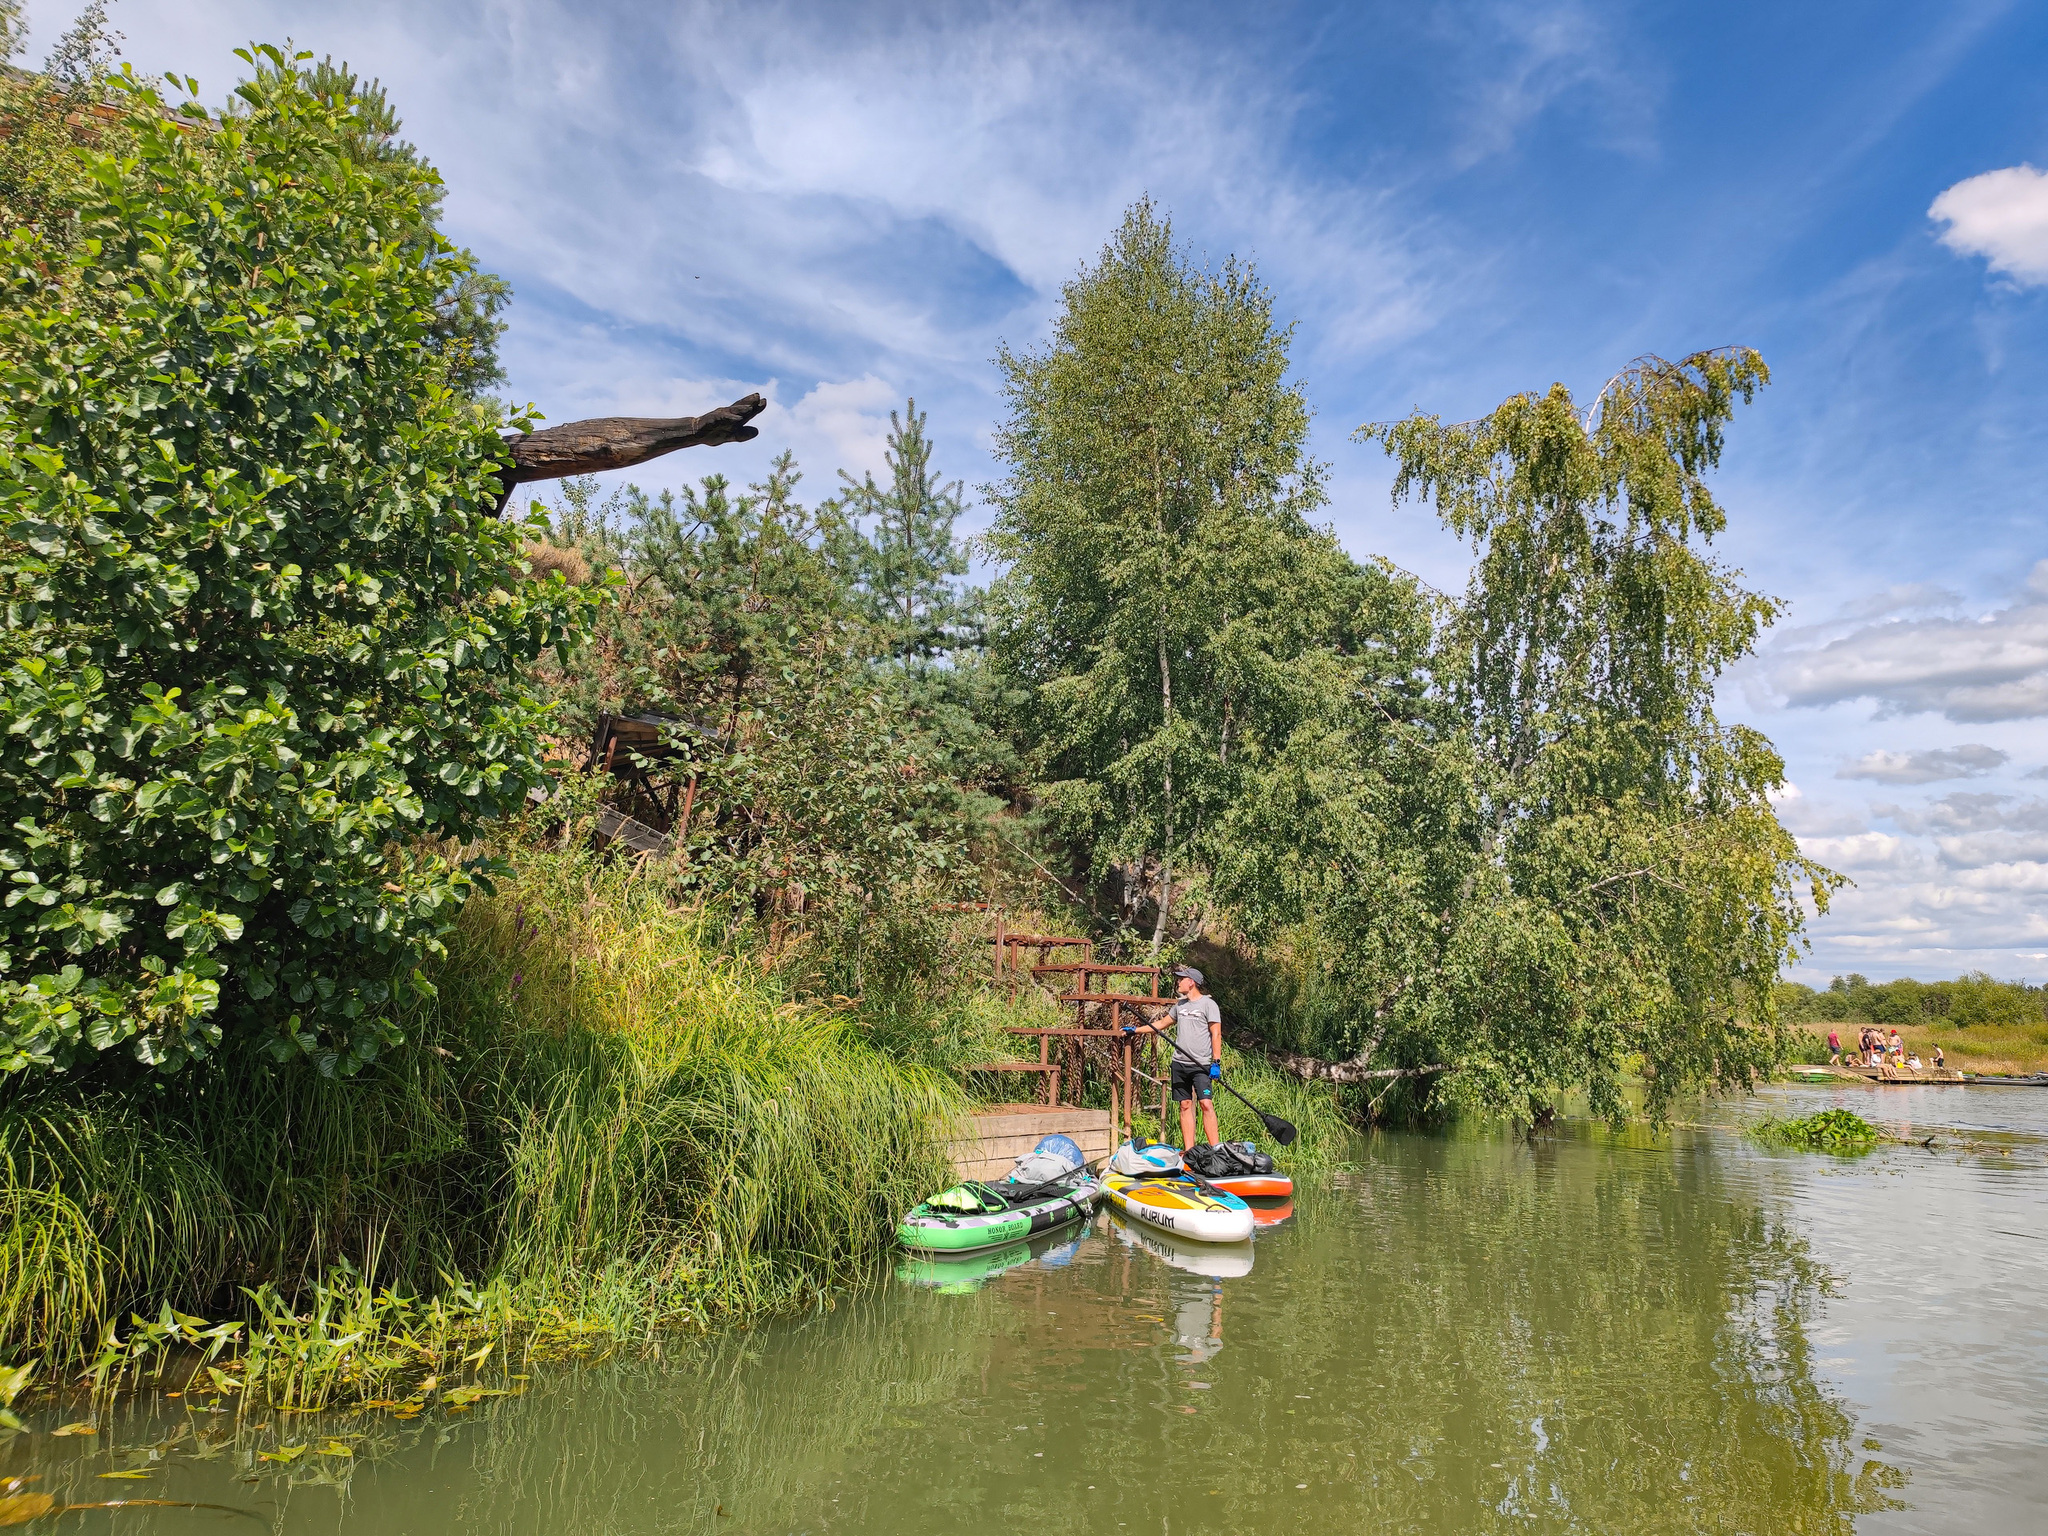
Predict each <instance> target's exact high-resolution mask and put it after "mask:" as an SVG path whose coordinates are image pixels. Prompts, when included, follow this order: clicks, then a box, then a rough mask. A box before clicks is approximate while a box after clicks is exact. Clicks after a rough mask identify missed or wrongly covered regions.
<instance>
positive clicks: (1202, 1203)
mask: <svg viewBox="0 0 2048 1536" xmlns="http://www.w3.org/2000/svg"><path fill="white" fill-rule="evenodd" d="M1102 1192H1103V1194H1104V1195H1105V1196H1106V1197H1107V1198H1108V1200H1109V1202H1110V1203H1111V1204H1112V1205H1114V1206H1115V1207H1116V1208H1117V1209H1118V1210H1120V1211H1122V1212H1123V1213H1124V1214H1125V1215H1126V1216H1129V1217H1130V1218H1131V1219H1132V1220H1133V1221H1140V1222H1143V1223H1144V1224H1145V1225H1146V1226H1148V1227H1154V1228H1157V1229H1158V1230H1160V1231H1163V1232H1171V1233H1173V1234H1174V1236H1176V1237H1186V1238H1192V1239H1193V1240H1194V1241H1196V1242H1198V1243H1241V1242H1243V1241H1244V1240H1245V1239H1246V1238H1248V1237H1250V1236H1251V1235H1252V1208H1251V1207H1250V1206H1248V1205H1246V1204H1245V1203H1244V1202H1243V1201H1242V1200H1240V1199H1238V1198H1237V1196H1235V1195H1224V1194H1214V1195H1212V1194H1210V1193H1209V1192H1208V1191H1207V1190H1206V1189H1203V1188H1202V1186H1201V1185H1199V1184H1196V1183H1194V1182H1193V1181H1192V1180H1188V1179H1133V1178H1127V1177H1125V1176H1124V1175H1123V1174H1121V1173H1116V1172H1112V1171H1108V1170H1105V1171H1104V1173H1103V1175H1102Z"/></svg>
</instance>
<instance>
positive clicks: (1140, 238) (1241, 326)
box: [986, 200, 1345, 957]
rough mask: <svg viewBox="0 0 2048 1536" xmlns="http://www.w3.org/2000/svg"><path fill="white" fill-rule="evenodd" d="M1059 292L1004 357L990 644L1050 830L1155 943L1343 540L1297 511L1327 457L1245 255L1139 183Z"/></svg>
mask: <svg viewBox="0 0 2048 1536" xmlns="http://www.w3.org/2000/svg"><path fill="white" fill-rule="evenodd" d="M1063 301H1064V302H1063V304H1062V307H1061V311H1060V314H1059V316H1058V318H1057V320H1056V321H1055V323H1054V328H1053V335H1052V338H1051V340H1050V341H1049V342H1048V343H1047V344H1046V345H1045V346H1043V347H1041V348H1038V349H1036V350H1029V351H1016V350H1012V349H1010V348H1008V347H1005V348H1004V349H1003V351H1002V353H1001V355H1000V358H999V362H1000V365H1001V368H1002V370H1003V374H1004V395H1005V399H1006V402H1007V405H1008V417H1007V420H1006V421H1005V422H1004V423H1003V424H1002V426H1001V428H1000V429H999V431H998V434H997V452H998V454H999V456H1000V457H1001V458H1002V460H1003V461H1004V463H1005V464H1006V466H1007V468H1008V474H1007V476H1006V477H1005V478H1004V479H1003V480H1002V481H1001V482H1000V483H998V484H996V485H993V486H990V487H987V488H986V495H987V496H988V498H989V500H990V501H991V502H992V503H993V504H994V506H995V509H996V515H995V518H994V522H993V526H992V529H991V532H990V534H989V536H988V547H989V549H990V551H991V553H993V554H994V555H995V557H996V559H997V560H998V561H999V562H1000V563H1001V564H1002V566H1003V570H1002V573H1001V575H1000V577H999V578H998V580H997V581H996V582H995V584H994V586H993V588H992V590H991V593H990V619H991V637H990V638H991V646H992V651H993V654H994V657H995V660H996V664H997V665H998V666H999V667H1000V668H1002V669H1003V670H1004V671H1005V672H1006V673H1007V674H1008V675H1009V676H1011V677H1012V678H1014V679H1015V680H1016V681H1017V682H1018V683H1019V684H1020V685H1022V687H1023V688H1024V689H1025V690H1026V691H1027V694H1028V697H1029V699H1030V705H1029V711H1028V712H1029V716H1030V718H1029V720H1028V722H1027V724H1026V728H1025V731H1024V735H1025V737H1026V739H1028V740H1031V741H1033V742H1034V743H1035V753H1036V758H1035V766H1036V768H1037V770H1038V773H1039V777H1040V779H1041V782H1042V785H1043V792H1044V794H1045V796H1046V798H1047V801H1048V803H1049V805H1050V807H1051V808H1052V810H1053V812H1054V814H1055V816H1056V818H1057V819H1058V822H1059V823H1060V825H1061V827H1062V829H1063V830H1064V831H1065V832H1066V833H1067V834H1068V835H1069V836H1071V837H1073V838H1075V839H1076V840H1077V841H1078V842H1079V843H1080V844H1081V845H1082V846H1083V847H1084V848H1085V849H1086V850H1087V851H1088V853H1089V856H1090V858H1091V861H1092V864H1093V866H1094V871H1095V873H1097V874H1098V875H1099V874H1102V873H1104V872H1106V871H1107V870H1108V869H1109V868H1110V867H1111V866H1113V865H1117V864H1122V865H1125V866H1126V867H1135V868H1136V869H1138V870H1140V871H1143V872H1145V877H1146V878H1149V879H1150V880H1151V881H1152V882H1154V885H1153V900H1154V912H1153V917H1152V925H1151V935H1150V947H1151V952H1152V954H1153V955H1154V956H1155V957H1156V956H1157V954H1158V952H1159V949H1160V946H1161V943H1162V942H1163V941H1164V939H1165V938H1166V936H1167V933H1168V930H1169V925H1170V921H1171V914H1172V913H1173V910H1174V903H1175V899H1176V893H1177V891H1180V890H1184V889H1185V888H1186V885H1187V883H1188V876H1189V874H1190V872H1191V866H1193V867H1195V868H1199V867H1200V864H1201V860H1202V849H1203V839H1204V837H1205V835H1206V834H1207V833H1208V832H1209V831H1210V830H1212V829H1213V827H1214V824H1215V821H1216V818H1217V816H1218V814H1219V813H1220V811H1221V810H1222V809H1223V808H1224V807H1225V806H1226V805H1227V804H1228V803H1229V799H1230V794H1231V784H1232V781H1233V775H1234V772H1235V770H1236V767H1237V763H1238V761H1239V759H1240V758H1241V754H1242V749H1243V745H1244V742H1245V739H1246V735H1247V733H1248V732H1256V731H1257V730H1258V729H1259V721H1260V719H1261V716H1262V713H1263V711H1264V710H1265V708H1266V706H1267V705H1268V703H1269V702H1270V701H1271V700H1272V699H1273V697H1274V696H1275V695H1276V693H1279V692H1284V691H1285V688H1286V686H1287V682H1286V677H1287V674H1288V667H1289V664H1290V663H1291V662H1292V661H1293V660H1294V659H1295V658H1297V657H1299V656H1300V655H1302V654H1303V653H1304V652H1306V651H1308V650H1311V649H1313V648H1314V646H1315V645H1317V644H1318V643H1319V642H1320V640H1321V638H1322V637H1323V636H1324V634H1325V633H1326V632H1327V630H1328V627H1329V622H1328V620H1329V614H1328V607H1329V603H1330V601H1331V595H1332V583H1331V582H1330V580H1329V579H1328V578H1329V577H1330V575H1331V573H1333V572H1334V571H1336V570H1337V569H1338V568H1340V567H1341V566H1342V565H1343V564H1344V563H1345V562H1344V561H1343V557H1342V555H1341V554H1340V553H1339V552H1338V550H1337V548H1336V545H1335V542H1334V540H1333V539H1332V538H1331V537H1330V535H1329V534H1328V533H1327V532H1324V531H1321V530H1319V529H1317V528H1315V527H1313V526H1311V524H1310V522H1309V518H1310V516H1311V515H1312V514H1313V513H1314V512H1315V511H1316V510H1317V509H1318V508H1319V507H1321V506H1322V504H1323V471H1322V468H1321V466H1320V465H1318V464H1316V463H1315V462H1314V461H1313V460H1311V459H1310V458H1309V457H1308V455H1307V451H1306V447H1307V437H1308V427H1309V410H1308V406H1307V403H1306V401H1305V400H1304V399H1303V396H1302V393H1301V391H1300V389H1299V388H1298V387H1297V386H1296V385H1295V384H1294V383H1292V382H1291V381H1290V380H1289V379H1288V377H1287V367H1288V361H1287V349H1288V343H1289V340H1290V337H1291V329H1289V328H1281V327H1278V326H1276V325H1275V324H1274V320H1273V301H1272V296H1271V294H1270V293H1269V292H1268V291H1267V290H1266V289H1265V288H1264V287H1263V286H1262V285H1261V284H1260V283H1259V281H1258V279H1257V277H1256V275H1255V274H1254V273H1253V271H1252V269H1251V268H1250V267H1248V266H1245V265H1243V264H1240V263H1238V262H1237V261H1235V260H1234V259H1233V260H1230V261H1226V262H1225V263H1223V265H1222V266H1221V267H1220V268H1215V269H1210V268H1205V267H1202V266H1200V265H1198V264H1197V263H1196V262H1195V261H1194V260H1193V259H1192V257H1191V256H1190V255H1189V254H1188V253H1187V252H1185V251H1183V250H1180V249H1177V248H1176V247H1175V245H1174V242H1173V232H1172V228H1171V225H1170V224H1169V223H1168V221H1167V219H1166V218H1165V217H1164V216H1163V214H1162V213H1161V212H1160V211H1159V209H1158V208H1157V207H1155V206H1154V205H1153V204H1152V203H1151V202H1150V201H1149V200H1146V201H1141V202H1139V203H1137V204H1135V205H1134V206H1133V207H1132V208H1131V209H1130V210H1129V211H1128V212H1127V213H1126V215H1125V217H1124V221H1123V225H1122V227H1121V228H1120V229H1119V230H1118V231H1117V233H1116V236H1115V238H1114V239H1112V240H1111V241H1110V242H1109V244H1108V245H1107V246H1106V247H1105V248H1104V250H1103V252H1102V254H1101V257H1100V258H1099V260H1098V261H1097V262H1096V263H1095V265H1094V266H1092V267H1088V268H1084V269H1083V270H1082V272H1081V273H1080V274H1079V275H1078V276H1077V277H1076V278H1075V279H1074V280H1073V281H1072V282H1070V283H1068V284H1067V285H1066V288H1065V290H1064V292H1063Z"/></svg>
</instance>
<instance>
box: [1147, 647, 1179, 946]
mask: <svg viewBox="0 0 2048 1536" xmlns="http://www.w3.org/2000/svg"><path fill="white" fill-rule="evenodd" d="M1164 623H1165V621H1164V619H1163V618H1162V620H1161V628H1160V631H1159V700H1160V704H1161V707H1162V710H1163V713H1164V715H1165V719H1166V728H1167V730H1168V731H1171V730H1172V729H1173V670H1172V668H1170V667H1169V666H1168V665H1167V664H1166V630H1165V627H1164ZM1172 903H1173V753H1172V750H1171V749H1170V748H1169V750H1168V752H1167V755H1166V850H1165V852H1163V853H1162V854H1160V856H1159V916H1158V917H1157V918H1156V919H1154V920H1153V923H1152V953H1151V955H1150V957H1148V959H1147V960H1146V964H1148V965H1157V964H1158V963H1159V944H1160V941H1161V940H1162V939H1164V938H1165V937H1166V909H1167V908H1168V907H1169V906H1171V905H1172Z"/></svg>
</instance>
